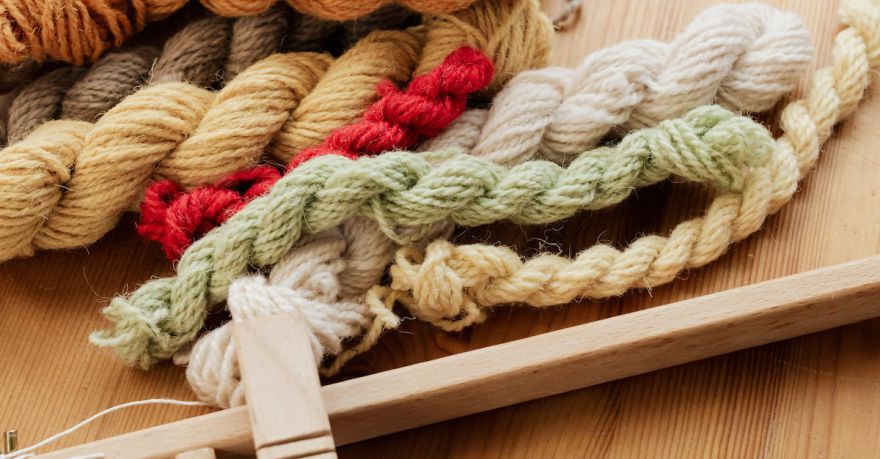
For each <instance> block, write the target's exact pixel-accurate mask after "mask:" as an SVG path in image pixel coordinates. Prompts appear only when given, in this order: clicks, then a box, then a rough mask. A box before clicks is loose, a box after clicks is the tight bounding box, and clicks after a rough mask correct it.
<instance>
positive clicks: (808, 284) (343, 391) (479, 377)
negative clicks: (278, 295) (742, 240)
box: [47, 256, 880, 457]
mask: <svg viewBox="0 0 880 459" xmlns="http://www.w3.org/2000/svg"><path fill="white" fill-rule="evenodd" d="M585 307H586V306H585ZM878 316H880V256H877V257H871V258H865V259H862V260H857V261H854V262H849V263H844V264H841V265H835V266H831V267H827V268H823V269H819V270H815V271H810V272H806V273H801V274H797V275H794V276H789V277H785V278H781V279H776V280H772V281H767V282H763V283H760V284H755V285H750V286H746V287H741V288H737V289H733V290H728V291H724V292H720V293H716V294H713V295H708V296H703V297H698V298H693V299H690V300H685V301H681V302H678V303H673V304H669V305H665V306H658V307H654V308H650V309H646V310H642V311H638V312H634V313H631V314H624V315H621V316H617V317H612V318H609V319H605V320H600V321H597V322H592V323H588V324H584V325H579V326H575V327H571V328H566V329H562V330H558V331H554V332H550V333H545V334H542V335H538V336H533V337H530V338H525V339H521V340H516V341H512V342H508V343H503V344H499V345H496V346H491V347H487V348H483V349H478V350H474V351H470V352H465V353H461V354H456V355H452V356H449V357H444V358H441V359H437V360H432V361H429V362H424V363H419V364H415V365H411V366H408V367H403V368H398V369H395V370H391V371H386V372H382V373H377V374H373V375H369V376H364V377H361V378H357V379H353V380H350V381H344V382H341V383H336V384H331V385H328V386H324V387H323V388H322V394H323V397H324V403H325V405H326V407H327V411H328V413H329V414H330V424H331V426H332V428H333V435H334V438H335V440H336V444H337V445H342V444H346V443H351V442H356V441H360V440H364V439H367V438H372V437H376V436H380V435H385V434H389V433H393V432H397V431H400V430H404V429H408V428H413V427H418V426H422V425H425V424H430V423H434V422H439V421H443V420H446V419H452V418H455V417H460V416H465V415H468V414H473V413H478V412H482V411H486V410H491V409H494V408H499V407H502V406H507V405H512V404H515V403H520V402H524V401H527V400H533V399H536V398H540V397H545V396H549V395H553V394H559V393H562V392H566V391H571V390H575V389H580V388H583V387H588V386H591V385H594V384H600V383H603V382H607V381H611V380H614V379H619V378H625V377H628V376H633V375H637V374H640V373H646V372H650V371H654V370H658V369H661V368H666V367H670V366H674V365H680V364H683V363H687V362H691V361H694V360H699V359H704V358H707V357H712V356H716V355H720V354H724V353H728V352H733V351H737V350H740V349H745V348H748V347H753V346H759V345H762V344H767V343H771V342H774V341H779V340H784V339H788V338H793V337H795V336H800V335H804V334H808V333H814V332H817V331H821V330H826V329H829V328H834V327H839V326H841V325H846V324H851V323H855V322H860V321H863V320H866V319H870V318H874V317H878ZM499 388H503V390H499ZM246 427H249V423H248V414H247V408H244V407H240V408H234V409H230V410H225V411H220V412H216V413H211V414H208V415H204V416H199V417H196V418H191V419H186V420H183V421H178V422H175V423H171V424H166V425H162V426H158V427H153V428H150V429H146V430H142V431H138V432H133V433H129V434H125V435H121V436H118V437H113V438H109V439H106V440H100V441H97V442H93V443H89V444H86V445H82V446H78V447H74V448H69V449H66V450H63V451H59V452H56V453H54V454H50V455H48V456H47V457H65V456H70V455H86V454H90V453H98V452H102V453H104V454H106V455H107V456H108V457H116V456H125V457H167V456H172V455H174V454H177V453H179V452H182V451H187V450H191V449H196V448H200V447H206V446H212V447H215V448H216V449H217V450H218V452H233V453H248V452H249V453H251V454H253V444H252V443H251V435H250V432H243V431H242V429H244V428H246ZM159 439H161V440H159Z"/></svg>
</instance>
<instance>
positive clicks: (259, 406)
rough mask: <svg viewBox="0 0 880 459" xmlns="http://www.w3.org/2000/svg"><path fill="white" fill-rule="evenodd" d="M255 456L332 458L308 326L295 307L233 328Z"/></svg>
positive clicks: (329, 437)
mask: <svg viewBox="0 0 880 459" xmlns="http://www.w3.org/2000/svg"><path fill="white" fill-rule="evenodd" d="M233 333H234V335H233V337H234V339H235V346H236V353H237V354H238V362H239V367H240V368H241V378H242V383H243V384H244V390H245V396H246V398H247V406H248V410H249V412H250V417H251V425H252V426H253V430H254V434H253V437H254V446H255V448H256V449H257V457H258V458H259V459H274V458H294V457H315V456H319V455H320V456H321V457H327V458H331V457H332V458H335V457H336V454H335V447H334V445H333V437H332V436H331V434H330V420H329V419H327V409H326V408H324V399H323V398H322V397H321V380H320V378H319V377H318V369H317V366H316V364H315V357H314V355H313V354H312V343H311V342H310V341H309V338H308V330H307V329H306V324H305V322H304V319H303V317H302V315H301V314H299V312H296V313H287V314H275V315H272V316H270V317H264V318H261V319H256V320H246V321H243V322H237V323H236V324H235V328H234V329H233Z"/></svg>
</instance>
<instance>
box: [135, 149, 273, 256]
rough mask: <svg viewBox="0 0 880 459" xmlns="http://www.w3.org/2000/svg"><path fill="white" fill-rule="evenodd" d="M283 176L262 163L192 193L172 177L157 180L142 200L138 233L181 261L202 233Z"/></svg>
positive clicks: (195, 189)
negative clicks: (171, 178)
mask: <svg viewBox="0 0 880 459" xmlns="http://www.w3.org/2000/svg"><path fill="white" fill-rule="evenodd" d="M280 178H281V173H280V172H278V170H277V169H275V168H274V167H272V166H258V167H254V168H252V169H247V170H243V171H239V172H236V173H234V174H232V175H230V176H229V177H226V178H224V179H223V180H221V181H219V182H217V183H215V184H213V185H209V186H203V187H199V188H194V189H193V190H191V191H189V192H186V191H184V190H183V188H181V187H180V185H178V184H176V183H174V182H172V181H171V180H161V181H158V182H155V183H153V184H152V185H150V187H149V188H147V191H146V193H145V194H144V200H143V202H142V203H141V221H140V223H139V224H138V227H137V230H138V234H140V235H141V236H143V237H145V238H147V239H151V240H154V241H157V242H159V243H161V244H162V248H163V249H164V250H165V256H167V257H168V259H169V260H177V259H178V258H180V256H181V255H183V252H184V251H185V250H186V248H187V247H189V246H190V245H191V244H192V243H193V241H195V240H196V239H198V238H199V236H201V235H203V234H205V233H207V232H208V231H211V230H212V229H214V228H215V227H217V226H219V225H222V224H223V222H225V221H226V220H227V219H228V218H229V217H231V216H233V215H235V213H236V212H238V211H239V210H241V208H242V207H244V206H246V205H247V203H248V202H250V201H251V200H253V199H254V198H256V197H258V196H260V195H262V194H263V193H265V192H267V191H269V189H270V188H272V185H274V184H275V182H277V181H278V179H280Z"/></svg>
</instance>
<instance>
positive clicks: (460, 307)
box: [386, 240, 486, 331]
mask: <svg viewBox="0 0 880 459" xmlns="http://www.w3.org/2000/svg"><path fill="white" fill-rule="evenodd" d="M454 250H455V246H454V245H452V244H451V243H449V242H447V241H443V240H438V241H437V242H435V243H434V244H432V245H431V251H430V252H427V253H426V254H425V255H422V254H421V253H420V251H419V250H416V249H415V248H412V247H406V248H402V249H400V250H398V252H397V254H396V255H395V262H396V263H395V264H394V265H393V266H392V267H391V277H392V279H393V280H392V284H391V290H389V291H388V292H387V293H386V295H387V294H393V293H394V291H398V292H401V291H402V292H406V291H409V292H410V295H405V294H404V295H398V296H396V297H395V299H396V300H397V301H398V302H399V303H401V304H403V305H404V306H406V308H407V309H408V310H409V311H410V312H412V313H413V314H414V315H415V316H416V317H418V318H419V319H420V320H423V321H426V322H429V323H432V324H434V325H436V326H438V327H441V328H443V329H445V330H449V331H456V330H461V329H463V328H465V327H467V326H470V325H472V324H475V323H479V322H482V321H483V320H484V319H485V318H486V314H485V313H484V312H483V311H482V310H481V309H480V308H479V307H478V305H477V303H476V302H475V301H474V299H473V298H471V297H470V296H469V295H468V294H467V287H468V285H467V283H466V281H465V279H464V278H463V277H462V276H460V275H459V272H460V271H459V270H457V269H455V268H454V267H452V266H451V265H450V263H451V262H452V260H451V259H452V258H453V256H454Z"/></svg>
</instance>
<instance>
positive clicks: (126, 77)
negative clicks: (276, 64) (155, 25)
mask: <svg viewBox="0 0 880 459" xmlns="http://www.w3.org/2000/svg"><path fill="white" fill-rule="evenodd" d="M375 14H376V15H377V16H378V17H376V18H373V17H372V14H371V15H368V16H366V17H364V18H362V21H361V22H362V23H358V24H355V23H353V22H346V23H339V22H328V21H322V20H318V19H315V18H311V17H306V16H302V15H296V14H292V12H291V11H290V10H289V9H288V8H287V7H285V6H284V5H275V6H274V7H272V8H269V9H267V10H265V11H263V12H262V13H260V14H259V15H256V16H247V17H242V18H238V19H235V20H234V21H232V20H229V19H225V18H217V17H214V18H204V19H199V20H194V21H192V22H191V23H189V24H187V25H186V26H185V27H184V28H183V29H182V30H180V31H178V32H177V33H176V34H175V35H174V36H172V37H171V38H170V39H169V40H168V41H167V42H166V43H165V46H164V47H163V50H162V54H161V55H158V50H156V49H155V48H153V47H150V46H140V47H135V48H131V49H129V50H121V51H117V52H112V53H108V54H107V55H105V56H104V57H102V58H101V59H99V60H98V61H97V62H96V63H95V64H94V65H93V66H92V68H91V69H89V70H88V72H87V73H85V74H84V75H83V73H82V72H81V71H80V72H79V75H81V76H80V78H79V80H78V81H76V79H75V78H64V76H65V75H68V74H70V73H72V72H76V70H73V69H70V68H62V69H57V70H55V71H53V72H50V73H49V74H47V75H45V76H43V77H41V78H39V79H38V80H37V81H35V82H34V83H32V84H29V85H27V86H26V87H25V88H24V89H23V90H22V91H21V94H20V95H19V96H18V97H16V99H15V102H14V104H15V108H14V109H13V110H12V111H11V113H10V115H9V118H10V121H11V122H10V130H9V132H10V137H9V142H10V143H12V142H15V141H17V140H20V139H22V138H24V137H25V136H26V135H27V134H28V133H30V132H31V131H33V129H35V128H36V127H37V126H39V125H40V124H42V123H43V122H46V121H49V120H52V119H57V118H59V117H60V118H63V119H77V120H82V121H91V122H94V121H96V120H97V119H98V118H100V116H101V115H103V114H104V113H105V112H107V111H108V110H109V109H110V108H112V107H113V106H115V105H116V104H117V103H118V102H119V101H120V100H122V99H123V98H125V97H126V96H128V95H130V94H131V93H133V92H134V91H135V90H136V89H138V88H139V87H140V86H142V85H143V84H144V83H145V82H147V81H151V82H152V83H162V82H172V81H181V82H186V83H190V84H192V85H195V86H205V87H209V86H214V85H216V84H217V83H223V82H226V81H230V80H232V79H233V78H235V76H237V75H238V74H239V73H241V71H242V70H244V69H245V68H247V67H250V66H251V65H252V64H254V63H255V62H257V61H259V60H261V59H263V58H266V57H268V56H269V55H271V54H273V53H275V52H277V51H279V50H281V49H282V48H283V49H284V50H285V51H313V50H321V49H322V48H323V47H324V46H325V45H329V44H330V43H328V39H329V38H330V36H331V35H333V34H334V33H337V32H338V31H340V30H342V31H343V32H344V33H346V34H348V35H351V36H355V35H356V34H366V33H367V32H369V31H371V30H381V29H395V28H398V26H401V25H405V24H407V23H410V22H412V21H411V18H412V17H413V14H412V13H410V12H407V11H398V10H397V9H395V10H391V11H384V10H380V11H377V12H376V13H375ZM379 19H387V20H388V21H389V22H387V23H380V22H378V20H379ZM348 35H346V37H345V38H344V40H346V42H345V43H341V45H343V47H344V48H346V49H347V48H348V46H347V43H348V42H349V41H352V40H350V39H351V37H349V36H348ZM282 45H283V46H282ZM157 56H158V60H156V58H157ZM154 61H155V62H154ZM154 63H155V65H154ZM56 74H57V75H56ZM150 74H152V76H150ZM221 78H222V81H220V79H221ZM74 81H75V82H74ZM62 98H63V101H60V102H59V100H60V99H62ZM59 104H60V107H59ZM58 108H60V111H59V110H58ZM2 139H3V137H0V142H2Z"/></svg>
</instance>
